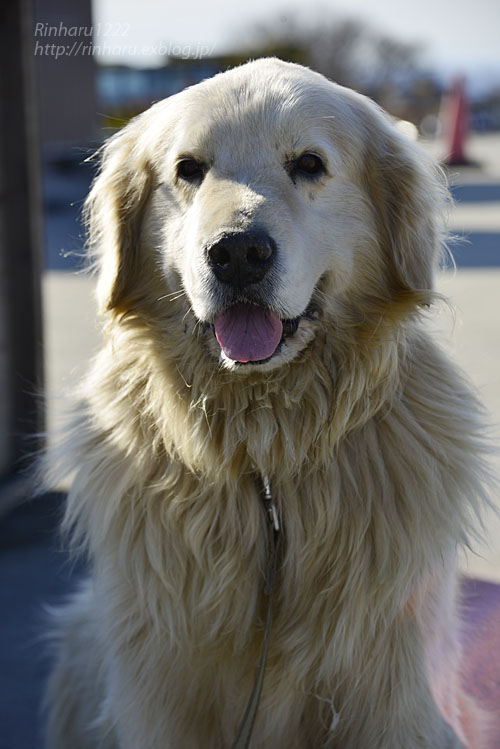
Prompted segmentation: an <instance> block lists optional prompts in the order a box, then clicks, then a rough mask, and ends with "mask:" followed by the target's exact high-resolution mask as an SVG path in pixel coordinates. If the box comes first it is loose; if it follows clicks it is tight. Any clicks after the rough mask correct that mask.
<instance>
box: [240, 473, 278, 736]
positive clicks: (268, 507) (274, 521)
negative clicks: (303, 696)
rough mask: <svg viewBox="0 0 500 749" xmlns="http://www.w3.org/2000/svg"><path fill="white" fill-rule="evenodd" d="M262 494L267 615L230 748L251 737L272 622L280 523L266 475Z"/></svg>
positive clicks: (260, 691) (262, 680) (262, 681)
mask: <svg viewBox="0 0 500 749" xmlns="http://www.w3.org/2000/svg"><path fill="white" fill-rule="evenodd" d="M262 483H263V486H264V494H263V498H262V501H263V503H264V508H265V511H266V516H267V519H268V522H269V527H270V530H271V535H272V539H271V543H272V546H271V550H270V554H269V574H268V579H267V596H268V599H267V617H266V629H265V632H264V640H263V642H262V650H261V653H260V659H259V666H258V669H257V676H256V677H255V681H254V684H253V687H252V692H251V694H250V698H249V700H248V703H247V706H246V709H245V712H244V714H243V718H242V719H241V723H240V727H239V728H238V732H237V734H236V738H235V739H234V741H233V743H232V745H231V749H248V747H249V746H250V739H251V737H252V731H253V727H254V724H255V718H256V717H257V710H258V708H259V702H260V695H261V693H262V685H263V683H264V675H265V670H266V661H267V651H268V649H269V640H270V638H271V626H272V623H273V598H274V587H275V581H276V568H277V562H278V546H279V539H280V532H281V529H280V524H279V520H278V513H277V510H276V505H275V504H274V501H273V498H272V495H271V487H270V485H269V479H268V477H267V476H264V477H263V481H262Z"/></svg>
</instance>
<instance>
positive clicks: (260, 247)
mask: <svg viewBox="0 0 500 749" xmlns="http://www.w3.org/2000/svg"><path fill="white" fill-rule="evenodd" d="M275 254H276V243H275V242H274V240H273V239H271V237H270V236H269V235H268V234H266V233H265V232H263V231H252V232H243V233H240V234H226V235H224V236H223V237H222V238H221V239H219V241H218V242H216V243H215V244H213V245H212V246H211V247H209V248H208V264H209V265H210V267H211V268H212V270H213V272H214V274H215V276H216V277H217V278H218V279H219V281H222V283H229V284H231V285H232V286H235V287H239V288H242V287H244V286H248V285H249V284H251V283H258V281H262V279H263V278H264V276H265V275H266V273H267V272H268V270H269V269H270V268H271V266H272V264H273V262H274V256H275Z"/></svg>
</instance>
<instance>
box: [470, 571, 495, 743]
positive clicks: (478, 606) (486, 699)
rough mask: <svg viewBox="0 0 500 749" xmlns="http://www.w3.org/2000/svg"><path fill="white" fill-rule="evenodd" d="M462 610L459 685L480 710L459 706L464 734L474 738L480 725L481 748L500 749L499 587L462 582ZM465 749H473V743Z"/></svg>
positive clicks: (475, 582) (482, 583)
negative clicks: (460, 684)
mask: <svg viewBox="0 0 500 749" xmlns="http://www.w3.org/2000/svg"><path fill="white" fill-rule="evenodd" d="M462 611H463V617H462V619H463V628H462V663H463V669H462V684H463V689H464V692H465V693H466V695H468V696H470V697H471V698H472V699H473V700H474V702H475V703H476V705H477V706H478V707H479V709H480V711H479V712H477V711H476V712H474V710H471V709H469V708H470V706H469V705H467V704H465V705H463V706H462V708H463V710H462V716H463V725H464V729H465V733H466V735H468V736H472V735H475V733H476V729H475V724H476V723H477V722H480V723H481V724H482V728H483V729H484V733H485V734H486V737H487V738H486V743H485V749H500V585H496V584H494V583H489V582H486V581H483V580H471V579H467V580H464V582H463V584H462ZM469 747H470V749H477V748H476V746H474V744H473V743H470V744H469ZM481 749H483V747H481Z"/></svg>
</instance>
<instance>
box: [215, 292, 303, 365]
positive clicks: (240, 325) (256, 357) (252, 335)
mask: <svg viewBox="0 0 500 749" xmlns="http://www.w3.org/2000/svg"><path fill="white" fill-rule="evenodd" d="M303 317H308V318H309V319H317V317H318V310H317V307H316V305H314V304H313V303H311V304H310V305H309V306H308V307H307V309H306V311H305V312H304V313H303V315H300V316H299V317H295V318H293V319H285V320H282V319H281V318H280V317H278V315H277V314H276V313H275V312H273V311H272V310H270V309H268V308H266V307H261V306H258V305H256V304H249V303H239V304H234V305H232V306H231V307H228V309H226V310H225V311H224V312H223V313H222V314H220V315H219V316H218V317H217V318H216V319H215V322H214V324H213V329H214V333H215V337H216V338H217V341H218V342H219V345H220V347H221V349H222V351H223V352H224V354H225V355H226V356H227V358H228V359H231V360H232V361H234V362H239V363H240V364H262V363H264V362H267V361H269V360H270V359H271V358H272V357H273V356H274V355H275V354H276V353H278V351H279V350H280V348H281V346H282V344H283V342H284V341H285V339H286V338H290V337H292V336H293V335H294V334H295V333H296V332H297V329H298V327H299V324H300V321H301V319H302V318H303Z"/></svg>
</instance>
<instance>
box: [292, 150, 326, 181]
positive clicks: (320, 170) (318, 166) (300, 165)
mask: <svg viewBox="0 0 500 749" xmlns="http://www.w3.org/2000/svg"><path fill="white" fill-rule="evenodd" d="M325 172H326V169H325V165H324V164H323V162H322V160H321V159H320V157H319V156H317V155H316V154H315V153H303V154H302V156H299V158H298V159H295V161H293V162H292V163H291V170H290V176H291V177H292V179H294V178H295V177H306V178H315V177H319V176H320V175H321V174H325Z"/></svg>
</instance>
